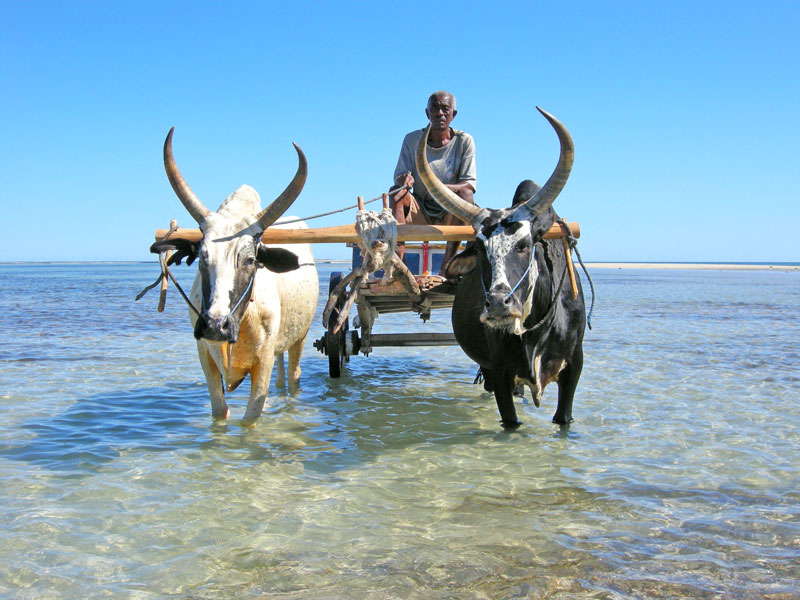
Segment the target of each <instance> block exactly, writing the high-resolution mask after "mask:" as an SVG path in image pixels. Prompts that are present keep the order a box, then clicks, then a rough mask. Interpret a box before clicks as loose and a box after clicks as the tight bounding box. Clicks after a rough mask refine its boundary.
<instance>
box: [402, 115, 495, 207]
mask: <svg viewBox="0 0 800 600" xmlns="http://www.w3.org/2000/svg"><path fill="white" fill-rule="evenodd" d="M430 130H431V126H430V125H428V126H427V127H426V128H425V133H424V134H423V136H422V139H421V140H420V141H419V145H418V146H417V153H416V160H417V173H418V174H419V178H420V179H421V180H422V183H423V185H424V186H425V187H426V188H427V189H428V191H429V192H430V194H431V196H433V199H434V200H436V202H438V203H439V204H441V205H442V208H444V209H445V210H446V211H447V212H449V213H450V214H453V215H455V216H456V217H458V218H459V219H461V220H462V221H466V222H467V223H472V221H473V219H475V217H477V216H478V215H479V214H480V212H481V208H480V207H479V206H476V205H475V204H472V203H470V202H467V201H466V200H464V199H463V198H461V197H460V196H459V195H458V194H456V193H455V192H454V191H453V190H451V189H450V188H448V187H447V186H445V185H444V184H443V183H442V182H441V181H439V178H438V177H436V175H434V173H433V171H431V168H430V167H429V166H428V157H427V156H426V154H425V149H426V147H427V145H428V133H429V132H430Z"/></svg>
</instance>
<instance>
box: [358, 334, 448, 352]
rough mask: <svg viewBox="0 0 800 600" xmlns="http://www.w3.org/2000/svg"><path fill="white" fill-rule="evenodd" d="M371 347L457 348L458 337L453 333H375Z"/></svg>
mask: <svg viewBox="0 0 800 600" xmlns="http://www.w3.org/2000/svg"><path fill="white" fill-rule="evenodd" d="M370 342H371V344H370V346H371V347H372V348H381V347H387V346H456V345H457V344H458V342H456V336H455V335H453V334H452V333H373V334H372V335H371V336H370Z"/></svg>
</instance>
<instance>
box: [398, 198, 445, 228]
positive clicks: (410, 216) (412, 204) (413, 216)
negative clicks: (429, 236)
mask: <svg viewBox="0 0 800 600" xmlns="http://www.w3.org/2000/svg"><path fill="white" fill-rule="evenodd" d="M404 200H405V198H404ZM408 202H409V204H408V212H407V213H406V223H407V224H408V225H439V224H440V223H441V222H442V219H436V218H433V217H431V216H430V215H428V213H426V212H425V211H424V210H423V209H422V206H420V204H419V202H417V199H416V198H414V194H412V193H411V192H408Z"/></svg>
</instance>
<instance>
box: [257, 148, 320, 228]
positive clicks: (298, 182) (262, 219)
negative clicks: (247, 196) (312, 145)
mask: <svg viewBox="0 0 800 600" xmlns="http://www.w3.org/2000/svg"><path fill="white" fill-rule="evenodd" d="M292 145H293V146H294V149H295V150H296V151H297V163H298V164H297V173H295V174H294V179H292V181H290V182H289V185H287V186H286V189H285V190H283V192H282V193H281V195H280V196H278V197H277V198H275V200H273V201H272V203H271V204H270V205H269V206H268V207H267V208H265V209H264V210H262V211H261V212H260V213H258V215H257V216H256V219H258V221H257V222H258V224H259V225H260V226H261V228H262V229H266V228H267V227H269V226H270V225H272V224H273V223H274V222H275V221H277V220H278V218H279V217H280V216H281V215H282V214H283V213H285V212H286V209H288V208H289V207H290V206H291V205H292V202H294V201H295V200H296V199H297V197H298V196H299V195H300V192H302V191H303V186H304V185H305V184H306V177H307V176H308V163H307V162H306V155H305V154H303V151H302V150H301V149H300V146H298V145H297V144H295V143H294V142H292Z"/></svg>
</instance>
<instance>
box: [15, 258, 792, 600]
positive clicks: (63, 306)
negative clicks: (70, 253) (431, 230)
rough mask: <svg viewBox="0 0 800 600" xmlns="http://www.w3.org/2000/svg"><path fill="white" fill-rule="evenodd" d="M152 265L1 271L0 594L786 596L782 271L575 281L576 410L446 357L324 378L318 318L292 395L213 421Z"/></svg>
mask: <svg viewBox="0 0 800 600" xmlns="http://www.w3.org/2000/svg"><path fill="white" fill-rule="evenodd" d="M331 269H332V268H331V267H324V268H321V282H322V284H321V291H322V294H325V293H326V291H327V281H328V274H329V272H330V271H331ZM177 273H178V275H179V277H180V278H181V280H182V282H186V283H187V284H188V283H189V282H190V281H191V278H192V274H193V270H192V269H185V268H184V269H180V270H178V271H177ZM156 274H157V267H156V266H155V265H153V264H140V265H133V264H131V265H3V266H0V289H2V290H3V293H2V295H0V308H1V309H2V314H3V316H4V319H3V322H2V325H0V332H1V333H2V335H0V376H1V380H2V382H3V389H2V391H0V406H2V408H3V420H2V422H1V423H0V485H2V490H3V516H4V518H3V519H2V521H0V536H1V537H2V539H3V544H2V545H0V595H3V596H5V597H14V598H37V599H41V598H88V597H91V598H103V597H109V598H120V597H129V598H163V597H167V596H169V597H176V598H219V597H225V598H239V597H241V598H251V597H280V598H284V597H291V598H340V597H349V598H376V597H379V598H394V597H397V598H426V599H427V598H456V597H457V598H529V597H535V598H538V597H557V598H643V597H648V598H650V597H655V598H658V597H692V598H716V597H725V598H752V597H770V596H772V597H774V598H794V597H797V592H796V589H795V588H796V584H797V581H798V576H799V575H800V571H798V564H800V514H798V513H800V492H798V488H799V487H800V486H798V484H799V483H800V461H798V460H797V456H798V450H799V449H800V433H799V432H800V408H799V407H798V402H797V400H798V398H800V393H799V392H800V376H799V375H798V364H800V346H798V342H797V340H798V339H800V321H798V318H797V315H798V314H800V279H798V277H800V275H799V274H797V273H794V272H793V273H785V272H731V271H723V272H709V271H697V272H695V271H669V272H667V271H617V270H598V271H597V272H594V273H593V277H594V279H595V283H596V287H597V290H598V305H597V309H596V311H595V316H594V320H593V324H594V327H595V329H594V331H592V332H587V338H586V343H585V351H586V363H585V367H584V374H583V377H582V380H581V383H580V385H579V388H578V394H577V396H576V400H575V410H574V416H575V418H576V421H575V423H574V424H573V425H572V426H571V427H570V428H569V429H561V428H559V427H558V426H555V425H553V424H551V423H550V417H551V416H552V413H553V411H554V409H555V388H552V389H551V388H548V390H547V392H546V394H545V400H544V402H543V406H542V408H540V409H535V408H534V407H533V405H532V404H524V405H522V406H520V407H519V408H520V416H521V418H522V420H523V422H524V424H523V426H522V427H521V428H520V429H518V430H516V431H514V432H504V431H503V430H502V429H501V428H500V427H499V425H498V415H497V411H496V408H495V405H494V400H493V399H492V398H491V397H490V396H489V395H487V394H485V393H483V392H482V390H481V389H480V387H479V386H473V385H472V383H471V382H472V379H473V378H474V374H475V368H474V365H472V364H470V362H469V361H468V360H467V359H466V358H465V357H464V355H463V354H462V353H461V352H460V350H459V349H458V348H425V349H414V348H379V349H376V350H375V352H374V353H373V354H372V355H371V356H369V357H363V356H358V357H354V358H353V359H352V360H351V362H350V363H349V365H348V366H347V370H346V373H345V374H344V376H343V377H342V378H341V379H339V380H331V379H329V378H328V376H327V360H326V359H325V358H324V357H322V356H321V355H319V354H318V353H317V352H316V351H315V350H314V349H313V348H312V347H311V339H312V338H315V337H319V335H320V334H321V332H322V327H321V325H320V321H319V318H318V319H317V320H316V321H315V323H314V325H313V326H312V335H311V336H309V341H308V344H307V347H306V353H305V355H304V358H303V362H302V368H303V376H302V380H301V386H302V389H301V391H300V392H299V393H298V394H296V395H289V394H288V393H287V392H285V391H284V390H275V389H274V386H273V390H272V392H271V398H270V405H269V406H268V407H267V409H266V410H265V413H264V416H263V417H262V419H261V421H260V423H259V425H258V426H257V427H256V428H255V429H253V430H247V429H242V428H240V427H238V426H237V425H236V419H237V418H240V417H241V415H242V414H243V411H244V406H245V404H246V398H247V394H248V393H249V386H248V384H243V385H242V387H241V388H240V389H239V390H237V391H236V392H235V393H234V394H233V399H232V401H231V410H232V413H233V417H234V418H233V422H232V423H231V424H228V425H213V424H212V423H211V419H210V407H209V402H208V395H207V391H206V388H205V382H204V380H203V378H202V373H201V370H200V367H199V364H198V362H197V357H196V351H195V345H194V340H193V338H192V331H191V327H190V326H189V324H188V318H187V315H186V308H185V306H184V305H183V303H182V301H181V300H180V298H179V297H178V295H177V294H175V293H172V294H171V296H170V298H169V300H168V303H167V310H166V312H165V313H163V314H159V313H157V312H156V311H155V302H156V298H155V293H153V295H151V296H146V297H145V299H143V300H142V301H140V302H139V303H134V302H133V300H132V299H133V297H134V296H135V294H136V293H137V292H138V291H139V290H140V289H141V288H142V287H144V285H146V284H148V283H150V282H151V281H152V279H153V278H154V277H155V275H156ZM448 324H449V315H448V314H447V312H446V311H444V312H441V311H440V312H435V313H434V318H433V319H432V320H431V321H430V322H429V323H427V324H423V323H422V322H421V321H419V320H418V319H417V317H416V316H414V315H411V314H401V315H391V316H389V315H384V316H382V317H380V319H379V320H378V321H377V323H376V327H375V332H376V333H378V332H380V333H389V332H393V331H445V330H447V328H448V326H449V325H448Z"/></svg>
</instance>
